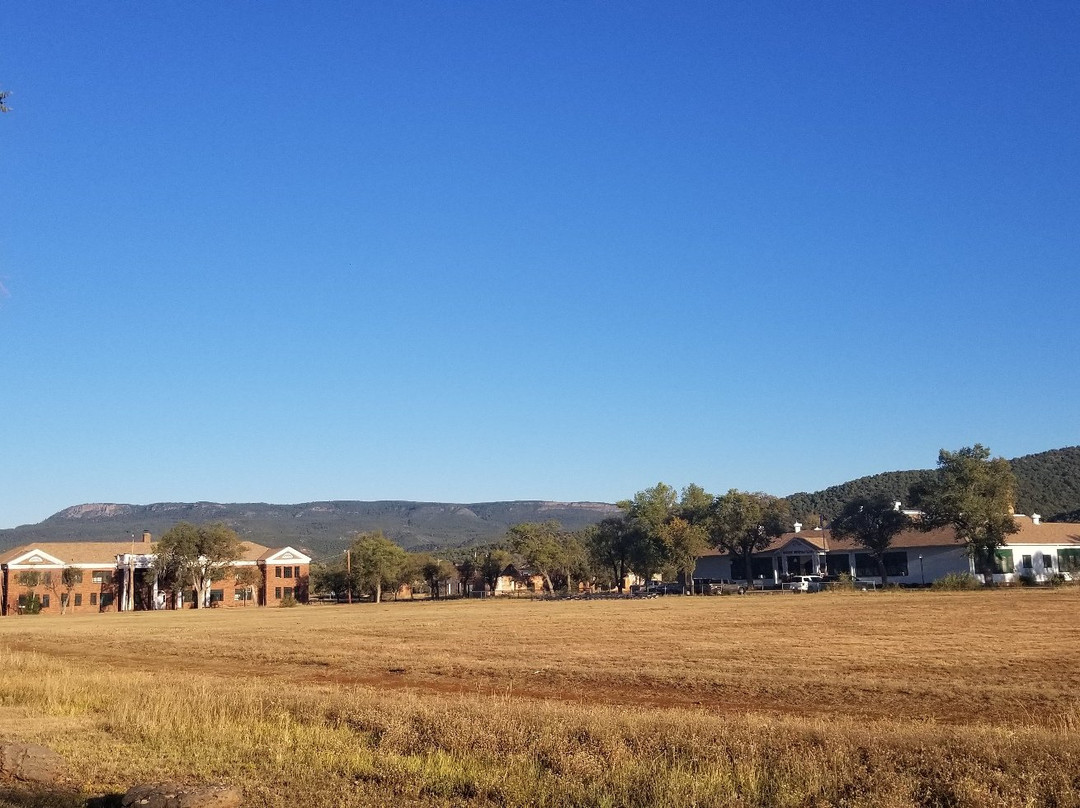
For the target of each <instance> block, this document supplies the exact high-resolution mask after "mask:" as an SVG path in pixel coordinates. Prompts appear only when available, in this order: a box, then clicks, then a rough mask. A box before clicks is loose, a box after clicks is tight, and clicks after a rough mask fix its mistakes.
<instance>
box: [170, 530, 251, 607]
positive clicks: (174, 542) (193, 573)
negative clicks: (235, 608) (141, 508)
mask: <svg viewBox="0 0 1080 808" xmlns="http://www.w3.org/2000/svg"><path fill="white" fill-rule="evenodd" d="M246 549H247V548H246V546H245V545H244V544H243V542H241V541H240V537H239V536H238V535H236V531H235V530H233V529H232V528H230V527H228V526H226V525H224V524H222V523H220V522H215V523H214V524H210V525H193V524H191V523H190V522H178V523H177V524H175V525H173V526H172V527H171V528H169V530H167V531H166V532H165V533H164V535H162V537H161V539H160V541H158V543H157V548H156V551H155V553H156V555H155V558H154V572H155V574H156V575H157V576H158V580H159V582H160V583H162V584H163V585H164V586H165V588H168V589H172V590H173V591H174V592H178V591H181V590H184V589H188V588H193V589H194V590H195V608H196V609H200V608H202V607H203V605H204V603H205V600H206V594H207V592H208V591H209V589H210V586H211V584H213V582H214V581H220V580H223V579H224V578H225V577H226V576H227V575H229V574H230V573H231V572H232V569H233V567H232V565H233V562H234V561H237V560H238V559H239V558H240V557H241V556H242V555H243V554H244V551H245V550H246Z"/></svg>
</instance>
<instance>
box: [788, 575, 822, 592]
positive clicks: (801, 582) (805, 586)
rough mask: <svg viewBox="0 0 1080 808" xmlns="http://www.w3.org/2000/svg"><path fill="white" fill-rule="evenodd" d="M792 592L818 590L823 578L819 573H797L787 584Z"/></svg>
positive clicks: (820, 588) (820, 587)
mask: <svg viewBox="0 0 1080 808" xmlns="http://www.w3.org/2000/svg"><path fill="white" fill-rule="evenodd" d="M789 586H790V587H791V590H792V591H793V592H820V591H821V590H822V589H823V588H824V580H823V579H822V577H821V576H820V575H798V576H796V577H795V579H794V580H792V581H791V583H790V584H789Z"/></svg>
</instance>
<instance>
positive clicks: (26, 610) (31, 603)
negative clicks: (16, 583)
mask: <svg viewBox="0 0 1080 808" xmlns="http://www.w3.org/2000/svg"><path fill="white" fill-rule="evenodd" d="M19 611H21V612H22V613H23V614H41V598H39V597H38V596H37V594H36V593H34V592H31V593H30V594H29V595H19Z"/></svg>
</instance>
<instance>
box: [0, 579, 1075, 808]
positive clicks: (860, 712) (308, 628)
mask: <svg viewBox="0 0 1080 808" xmlns="http://www.w3.org/2000/svg"><path fill="white" fill-rule="evenodd" d="M1078 615H1080V589H1077V588H1074V587H1068V588H1063V589H1058V590H1027V589H1013V590H995V591H979V592H971V593H962V592H948V593H938V592H928V591H920V592H872V593H859V592H854V593H822V594H818V595H799V596H795V595H787V594H784V595H771V596H770V595H749V596H746V597H742V598H740V597H712V598H700V597H698V598H682V597H666V598H660V599H656V600H646V601H526V600H522V601H516V600H506V601H499V600H489V601H455V602H441V603H440V602H424V601H417V602H400V603H386V604H381V605H374V604H357V605H353V606H310V607H298V608H295V609H258V608H247V609H245V608H233V609H212V610H200V611H187V612H149V613H127V614H109V615H85V616H84V615H64V616H51V617H42V616H38V617H28V616H24V617H16V618H11V619H6V620H4V621H0V649H2V650H0V653H2V655H3V657H4V658H3V670H2V672H0V733H2V734H3V735H4V736H5V737H9V738H17V739H20V740H27V741H34V742H39V743H44V744H47V745H49V746H52V747H53V748H54V749H56V750H57V751H59V752H61V754H63V755H64V756H65V757H66V758H67V759H68V760H70V761H71V762H72V766H73V770H74V773H75V776H76V778H77V780H78V785H79V786H80V787H81V788H82V789H83V790H84V791H85V792H86V793H101V792H109V791H117V790H119V791H122V790H124V789H125V788H127V787H128V786H130V785H132V784H134V783H135V782H139V781H144V780H154V779H164V778H178V779H184V780H191V781H200V780H216V781H225V782H231V783H234V784H236V785H238V786H239V787H241V788H242V789H243V790H244V793H245V795H246V798H247V799H248V802H249V804H251V805H259V806H261V805H266V806H288V805H295V804H308V805H319V806H321V805H326V806H331V805H366V804H370V803H371V802H372V801H373V800H376V799H378V800H379V801H387V800H389V801H391V802H396V803H399V804H405V805H411V804H421V803H423V804H424V805H522V806H524V805H590V806H607V805H610V806H617V805H642V806H645V805H655V804H658V803H660V802H677V803H682V804H686V805H748V806H749V805H785V806H787V805H791V806H795V805H852V806H855V805H867V806H869V805H895V806H907V805H942V806H944V805H980V806H981V805H987V806H989V805H1017V806H1019V805H1058V806H1069V805H1072V806H1075V805H1080V796H1078V794H1080V689H1078V688H1080V620H1078V619H1077V616H1078ZM72 800H73V801H72ZM2 804H3V803H2V802H0V805H2ZM9 804H14V805H31V804H37V803H29V802H25V801H24V802H9ZM42 804H46V803H42ZM50 804H51V803H50ZM56 804H65V805H67V804H70V805H74V804H78V802H77V798H76V797H71V798H70V799H69V801H68V802H66V803H56Z"/></svg>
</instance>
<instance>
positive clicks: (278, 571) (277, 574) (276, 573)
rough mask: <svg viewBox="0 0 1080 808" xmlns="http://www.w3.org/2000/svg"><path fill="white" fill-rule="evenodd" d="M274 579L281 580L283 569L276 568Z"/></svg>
mask: <svg viewBox="0 0 1080 808" xmlns="http://www.w3.org/2000/svg"><path fill="white" fill-rule="evenodd" d="M274 577H275V578H280V577H281V567H274Z"/></svg>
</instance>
